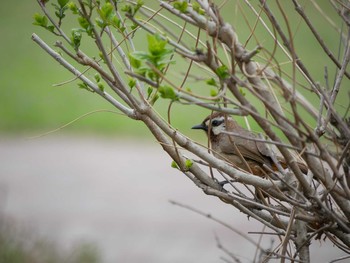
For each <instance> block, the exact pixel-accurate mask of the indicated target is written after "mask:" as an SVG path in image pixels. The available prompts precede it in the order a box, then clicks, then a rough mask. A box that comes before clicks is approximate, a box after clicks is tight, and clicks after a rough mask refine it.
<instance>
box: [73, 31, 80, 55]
mask: <svg viewBox="0 0 350 263" xmlns="http://www.w3.org/2000/svg"><path fill="white" fill-rule="evenodd" d="M81 38H82V35H81V32H80V30H79V29H73V30H72V36H71V41H72V46H73V48H74V49H75V50H76V51H78V49H79V46H80V42H81Z"/></svg>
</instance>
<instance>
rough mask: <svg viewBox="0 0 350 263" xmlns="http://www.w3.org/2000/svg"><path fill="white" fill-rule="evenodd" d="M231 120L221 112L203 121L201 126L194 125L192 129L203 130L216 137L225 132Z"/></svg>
mask: <svg viewBox="0 0 350 263" xmlns="http://www.w3.org/2000/svg"><path fill="white" fill-rule="evenodd" d="M229 120H232V118H231V117H230V116H228V115H225V114H223V113H221V112H215V113H213V114H211V115H209V116H208V117H206V118H205V119H204V121H203V122H202V123H201V124H198V125H195V126H193V127H192V129H199V130H204V131H205V132H206V133H207V134H208V135H210V136H218V135H219V134H220V133H222V132H223V131H225V130H226V125H227V122H228V121H229Z"/></svg>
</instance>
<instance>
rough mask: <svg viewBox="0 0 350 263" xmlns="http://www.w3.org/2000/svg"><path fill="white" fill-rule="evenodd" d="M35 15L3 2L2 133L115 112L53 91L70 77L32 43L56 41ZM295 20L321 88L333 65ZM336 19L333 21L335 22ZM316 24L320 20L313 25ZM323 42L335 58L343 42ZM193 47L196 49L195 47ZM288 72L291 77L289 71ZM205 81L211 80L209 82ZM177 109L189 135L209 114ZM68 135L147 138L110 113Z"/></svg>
mask: <svg viewBox="0 0 350 263" xmlns="http://www.w3.org/2000/svg"><path fill="white" fill-rule="evenodd" d="M233 2H234V1H232V3H233ZM234 8H235V5H234V4H232V5H230V4H228V5H227V8H226V7H225V8H224V16H226V17H227V18H228V21H229V22H233V23H234V24H235V27H236V29H237V30H238V35H239V37H240V38H239V39H240V41H241V42H244V41H245V39H246V38H247V37H248V36H249V30H247V26H246V24H245V22H244V19H243V18H242V16H241V15H240V14H238V13H235V16H232V12H235V10H234ZM244 9H245V10H247V9H246V8H244ZM287 11H288V10H287ZM36 12H39V13H40V12H41V11H40V9H39V7H38V5H37V3H36V1H5V2H4V3H3V4H2V8H0V32H1V36H2V48H1V51H0V52H1V59H0V72H1V73H0V74H1V82H0V83H1V86H0V91H1V96H0V132H7V133H23V132H24V133H34V134H38V133H42V132H45V131H49V130H52V129H55V128H58V127H60V126H62V125H64V124H65V123H68V122H70V121H72V120H74V119H75V118H77V117H79V116H82V115H84V114H86V113H88V112H92V111H96V110H101V109H106V110H114V109H113V107H112V106H110V105H109V104H108V103H107V102H105V101H104V100H102V99H101V98H100V97H98V96H97V95H96V94H92V93H89V92H87V91H84V90H81V89H79V88H77V83H76V82H72V83H69V84H67V85H64V86H61V87H53V86H52V85H53V84H55V83H61V82H64V81H67V80H69V79H71V78H72V76H71V75H70V74H69V73H68V72H67V71H66V70H65V69H64V68H63V67H62V66H60V65H58V63H57V62H56V61H54V60H53V59H52V58H51V57H49V56H48V55H46V54H45V53H44V51H43V50H41V49H40V48H39V47H38V46H37V45H36V44H35V43H34V42H33V41H32V40H31V34H32V33H33V32H36V33H37V34H38V35H39V36H40V37H41V38H43V39H44V40H45V41H47V43H49V44H51V43H54V41H55V40H56V38H54V37H52V36H51V35H50V34H49V33H48V32H47V31H45V30H44V29H42V28H39V27H36V26H34V25H32V22H33V14H34V13H36ZM295 16H296V15H295V14H294V16H291V17H290V19H291V23H292V24H293V30H294V31H293V33H295V34H296V36H297V37H299V38H296V42H295V46H296V49H297V51H298V53H299V54H300V56H301V57H302V58H303V62H304V63H305V64H306V65H308V66H311V67H310V71H311V73H312V74H314V75H315V76H316V78H317V79H319V80H320V81H321V82H322V83H321V84H323V83H324V79H323V74H324V67H325V66H327V65H328V66H329V65H331V63H330V61H329V59H328V58H327V57H325V56H323V55H322V52H320V49H319V47H318V44H317V43H316V42H315V41H313V40H309V39H307V38H306V37H304V35H305V36H307V35H308V34H310V32H309V30H308V29H307V28H306V26H305V25H301V26H298V21H299V20H298V19H297V17H295ZM310 16H311V17H312V18H315V17H317V14H310ZM335 17H336V16H335V15H333V18H335ZM249 19H250V20H251V21H250V24H251V25H253V24H254V18H252V17H251V18H249ZM313 21H318V20H317V19H313ZM315 23H316V22H315ZM282 24H283V23H282ZM318 26H320V25H318ZM321 26H322V25H321ZM259 27H260V26H259ZM260 29H261V28H260ZM300 36H301V37H300ZM257 37H258V39H260V40H261V41H262V43H263V44H264V45H266V46H269V45H272V44H273V43H271V41H270V40H268V39H269V37H268V36H267V33H266V32H265V31H264V30H262V31H260V32H257ZM322 37H323V38H324V39H325V41H326V42H327V44H328V45H330V47H331V48H332V50H333V51H334V52H335V53H336V52H337V49H336V47H337V43H338V38H339V37H338V38H337V34H336V33H335V32H334V31H332V30H330V29H329V28H325V31H323V32H322ZM253 39H254V38H253ZM140 42H141V44H139V46H140V48H141V49H143V50H146V49H147V47H146V45H145V44H144V43H145V39H144V40H143V41H142V39H141V40H140ZM192 42H193V41H192ZM190 45H192V47H193V46H194V44H190ZM254 46H256V42H255V41H254V40H252V41H251V42H250V43H249V44H248V47H249V48H253V47H254ZM88 52H89V51H88ZM285 60H287V59H285ZM282 61H283V60H282ZM187 65H188V62H184V61H177V64H176V65H175V67H176V68H173V69H172V70H171V71H172V73H171V74H174V75H177V76H179V74H180V72H181V71H184V70H185V69H186V66H187ZM285 68H288V66H285ZM289 72H290V74H291V71H289ZM329 72H330V78H333V76H334V67H332V66H331V67H330V68H329ZM199 74H203V73H199ZM90 77H92V76H90ZM204 77H205V78H206V77H208V78H209V77H210V76H209V75H208V76H204ZM298 79H301V77H300V76H298ZM330 84H332V83H330ZM186 85H187V86H186V87H188V86H190V87H191V88H192V89H196V92H202V90H204V91H203V93H204V94H207V95H209V90H210V88H208V87H207V88H205V89H204V88H203V86H204V85H205V84H204V83H195V82H189V83H187V84H186ZM343 90H345V89H343ZM304 94H305V95H306V96H308V97H310V98H311V97H312V96H315V95H314V94H311V93H309V92H304ZM347 102H348V96H347V94H346V91H344V92H342V94H341V95H340V96H339V101H338V104H339V105H346V104H347ZM168 103H169V102H168V101H163V102H161V103H157V104H158V105H157V109H158V110H159V112H160V113H161V114H162V115H163V116H165V117H166V115H167V107H168ZM317 103H318V102H317V101H315V106H316V107H318V105H317ZM339 108H340V109H341V110H342V111H344V109H343V108H342V106H339ZM173 109H175V110H174V111H173V112H172V124H173V125H174V126H175V127H177V128H179V129H181V131H184V132H185V133H189V134H191V132H190V127H191V126H192V125H193V124H196V123H197V122H200V120H201V119H202V118H203V117H204V116H205V115H206V114H208V113H209V112H208V111H205V110H202V109H197V107H195V106H182V105H175V106H173ZM64 131H69V132H79V133H81V132H88V133H89V132H94V133H95V132H102V133H105V134H106V133H107V134H123V135H130V136H144V137H148V135H149V133H148V132H147V130H146V128H145V127H144V126H143V125H142V124H141V123H139V122H134V121H131V120H128V119H127V118H125V117H123V116H120V115H118V114H112V113H109V112H99V113H95V114H91V115H89V116H87V117H85V118H83V119H80V120H79V121H76V122H75V123H74V124H72V125H70V126H68V127H66V128H64Z"/></svg>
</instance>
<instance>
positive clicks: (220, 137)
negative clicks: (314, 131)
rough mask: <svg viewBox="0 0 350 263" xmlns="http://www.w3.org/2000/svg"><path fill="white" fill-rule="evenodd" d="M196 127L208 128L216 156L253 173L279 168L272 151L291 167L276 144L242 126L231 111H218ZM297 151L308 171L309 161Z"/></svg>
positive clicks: (258, 174)
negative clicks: (263, 139) (273, 144)
mask: <svg viewBox="0 0 350 263" xmlns="http://www.w3.org/2000/svg"><path fill="white" fill-rule="evenodd" d="M192 129H200V130H204V131H205V132H206V134H207V136H208V139H209V141H210V145H211V150H212V152H213V154H214V156H216V157H217V158H219V159H221V160H224V161H226V162H228V163H230V164H232V165H233V166H235V167H236V168H239V169H242V170H244V171H246V172H249V173H252V174H253V175H257V176H260V177H266V176H267V175H268V174H271V171H278V168H277V166H276V164H275V163H274V162H273V159H272V157H271V154H274V155H275V156H276V159H277V161H278V162H279V163H280V164H281V166H282V167H283V168H287V162H286V160H285V159H284V158H283V156H282V154H281V153H280V152H279V151H278V149H277V148H276V147H271V146H268V145H267V144H266V143H265V142H262V141H261V139H260V138H259V137H258V136H257V135H256V134H255V133H253V132H251V131H249V130H246V129H244V128H243V127H241V126H240V125H239V124H238V123H237V122H236V121H235V120H234V119H233V118H232V117H231V116H230V115H228V114H224V113H221V112H214V113H212V114H211V115H209V116H208V117H206V118H205V119H204V120H203V122H202V123H201V124H199V125H195V126H193V127H192ZM234 134H237V135H238V136H235V135H234ZM272 148H274V151H273V152H272ZM294 155H295V156H296V157H297V159H298V161H297V164H298V166H299V168H300V170H301V172H303V173H307V171H308V168H307V166H306V164H305V163H304V162H303V160H302V159H301V158H300V157H299V158H298V156H297V155H296V154H294Z"/></svg>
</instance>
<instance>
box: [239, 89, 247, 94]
mask: <svg viewBox="0 0 350 263" xmlns="http://www.w3.org/2000/svg"><path fill="white" fill-rule="evenodd" d="M239 92H240V93H241V94H242V95H243V96H245V95H246V94H245V92H244V90H243V89H242V88H240V89H239Z"/></svg>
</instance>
